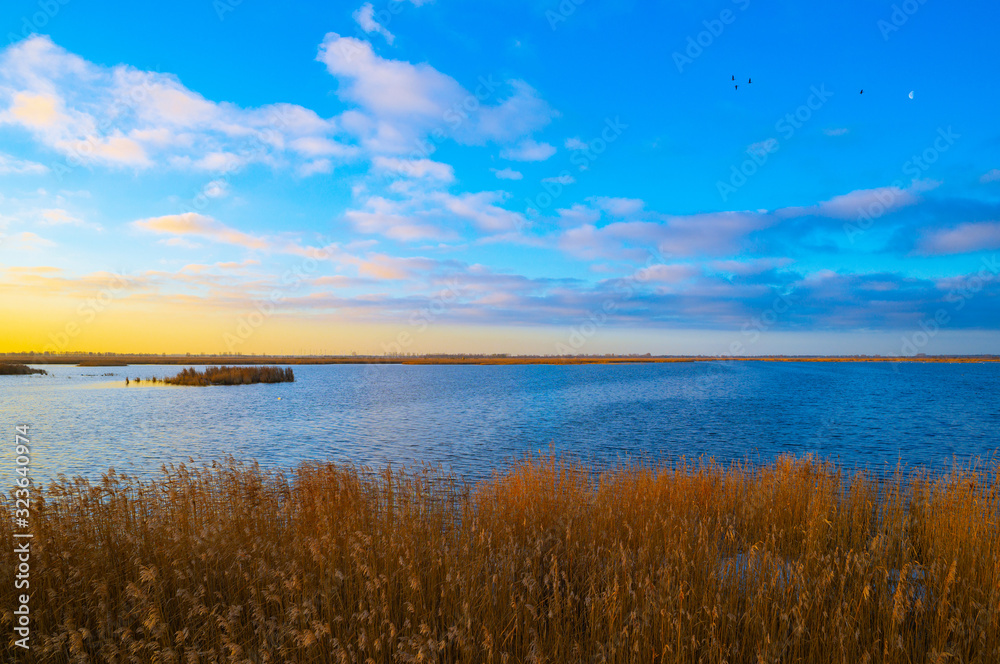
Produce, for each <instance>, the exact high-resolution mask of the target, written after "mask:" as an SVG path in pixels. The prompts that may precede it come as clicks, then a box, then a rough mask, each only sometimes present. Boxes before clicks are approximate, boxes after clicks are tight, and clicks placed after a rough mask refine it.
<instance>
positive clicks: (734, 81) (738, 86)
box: [732, 74, 913, 99]
mask: <svg viewBox="0 0 1000 664" xmlns="http://www.w3.org/2000/svg"><path fill="white" fill-rule="evenodd" d="M732 80H733V89H734V90H739V89H740V84H739V83H736V74H733V78H732ZM751 83H753V78H752V77H750V78H747V85H750V84H751ZM864 93H865V91H864V89H862V90H861V92H859V93H858V94H862V95H863V94H864ZM910 99H913V93H912V92H911V93H910Z"/></svg>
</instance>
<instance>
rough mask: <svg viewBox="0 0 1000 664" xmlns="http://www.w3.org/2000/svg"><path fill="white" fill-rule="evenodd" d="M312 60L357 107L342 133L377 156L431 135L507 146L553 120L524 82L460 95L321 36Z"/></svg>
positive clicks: (361, 48) (419, 72)
mask: <svg viewBox="0 0 1000 664" xmlns="http://www.w3.org/2000/svg"><path fill="white" fill-rule="evenodd" d="M317 59H318V60H319V61H320V62H322V63H324V64H325V65H326V67H327V70H328V71H329V72H330V73H331V74H332V75H333V76H335V77H337V79H338V80H339V82H340V86H339V87H338V89H337V94H338V96H339V97H340V98H341V99H342V100H344V101H346V102H350V103H353V104H356V105H357V106H358V109H352V110H351V111H347V112H345V113H344V114H343V115H342V116H341V118H340V120H341V123H340V124H341V126H342V127H343V128H344V129H345V130H347V131H350V132H351V133H353V134H355V135H357V136H358V137H359V138H360V139H361V140H362V142H363V143H364V144H365V145H366V146H367V147H368V148H369V149H371V150H374V151H376V152H380V153H396V154H399V153H404V152H413V151H414V150H416V149H417V147H418V145H420V139H421V138H422V137H424V136H427V135H431V134H433V135H434V137H435V140H440V139H443V138H446V137H448V138H452V139H454V140H456V141H458V142H459V143H462V144H469V145H472V144H475V145H478V144H483V143H485V142H488V141H496V142H509V141H512V140H516V139H518V138H520V137H522V136H525V135H527V134H529V133H531V132H532V131H535V130H537V129H539V128H541V127H543V126H545V125H546V124H548V123H549V122H550V121H551V119H552V118H553V117H554V116H555V111H554V110H552V108H551V107H550V106H549V105H548V104H547V103H546V102H545V101H544V100H542V99H541V98H540V97H539V96H538V93H537V92H536V91H535V90H534V89H533V88H532V87H531V86H529V85H528V84H527V83H525V82H523V81H518V80H510V81H506V82H500V81H496V80H494V79H492V78H491V77H481V78H480V79H479V80H477V81H475V84H474V85H473V87H472V88H471V89H466V88H465V87H463V86H462V85H461V84H460V83H459V82H458V81H456V80H455V79H453V78H452V77H450V76H448V75H446V74H443V73H441V72H440V71H438V70H437V69H435V68H434V67H432V66H431V65H429V64H427V63H419V64H412V63H409V62H406V61H403V60H390V59H387V58H382V57H380V56H378V55H377V54H376V53H375V52H374V50H373V49H372V45H371V44H370V43H368V42H367V41H364V40H361V39H355V38H354V37H341V36H340V35H338V34H336V33H333V32H331V33H329V34H327V35H326V37H325V38H324V40H323V43H322V44H321V45H320V49H319V54H318V56H317ZM425 156H426V155H425Z"/></svg>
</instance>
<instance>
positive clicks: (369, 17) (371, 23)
mask: <svg viewBox="0 0 1000 664" xmlns="http://www.w3.org/2000/svg"><path fill="white" fill-rule="evenodd" d="M353 16H354V20H355V21H357V23H358V25H360V26H361V29H362V30H364V31H365V32H367V33H368V34H371V33H373V32H377V33H379V34H380V35H382V36H383V37H385V40H386V41H387V42H389V43H390V44H392V42H394V41H395V40H396V36H395V35H393V34H392V33H391V32H389V31H388V30H387V29H386V27H385V26H384V25H382V24H381V23H379V22H378V21H376V20H375V8H374V7H373V6H372V3H370V2H366V3H365V4H363V5H361V7H360V8H359V9H358V10H357V11H356V12H354V14H353Z"/></svg>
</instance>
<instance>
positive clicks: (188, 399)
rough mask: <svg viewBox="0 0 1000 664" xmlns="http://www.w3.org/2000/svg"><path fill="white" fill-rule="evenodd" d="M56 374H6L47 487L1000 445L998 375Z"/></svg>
mask: <svg viewBox="0 0 1000 664" xmlns="http://www.w3.org/2000/svg"><path fill="white" fill-rule="evenodd" d="M45 368H46V369H47V370H48V371H49V372H50V374H51V375H50V376H0V431H2V432H3V434H2V435H3V438H4V439H5V440H7V441H8V442H7V444H4V445H3V447H2V449H0V460H2V463H3V465H2V467H0V475H12V474H13V468H14V462H13V451H14V450H13V447H14V445H13V438H14V426H15V425H16V424H20V423H24V422H27V423H29V424H30V425H31V434H32V435H31V440H32V446H31V447H32V472H33V474H34V476H35V478H36V479H40V480H42V481H45V480H46V479H51V478H53V477H55V476H56V475H57V474H59V473H64V474H66V475H71V476H72V475H83V476H85V477H89V478H92V479H93V478H99V477H100V475H101V474H102V473H103V472H106V471H107V469H108V468H109V467H114V468H115V469H116V470H118V471H119V472H129V473H136V474H140V475H154V474H156V473H157V472H158V469H159V467H160V465H161V464H163V463H172V462H173V463H177V462H181V461H187V460H188V459H189V458H193V459H194V460H195V461H211V460H215V459H222V458H224V457H226V456H227V455H233V456H234V457H236V458H238V459H244V460H257V461H259V462H260V463H261V464H262V465H265V466H281V467H286V468H287V467H294V466H295V465H297V464H298V463H299V462H301V461H304V460H336V461H350V462H354V463H357V464H366V465H373V466H383V465H384V464H386V463H388V462H391V463H393V464H404V463H413V462H415V461H418V462H430V463H432V464H441V465H442V466H444V467H445V468H446V469H449V470H453V471H455V472H457V473H459V474H462V475H464V476H466V477H468V478H472V479H476V478H481V477H486V476H489V475H490V474H491V473H492V471H493V470H494V469H496V468H500V467H503V466H504V465H505V464H506V462H508V461H510V460H511V459H512V458H517V457H520V456H522V455H523V454H525V453H526V452H528V451H537V450H539V449H541V450H543V451H546V452H547V451H548V450H549V448H550V445H551V446H552V447H553V448H554V449H555V450H556V452H568V453H571V454H573V455H575V456H577V457H579V458H582V459H584V460H588V461H592V462H594V463H595V464H598V465H600V464H612V463H615V462H618V461H622V460H625V459H629V458H631V459H637V458H642V459H651V460H672V459H676V458H678V457H680V456H684V457H688V458H694V457H698V456H702V455H705V456H710V457H714V458H715V459H717V460H720V461H728V460H732V459H743V458H749V459H751V460H754V461H767V460H769V459H773V458H774V457H775V456H777V455H779V454H781V453H786V452H790V453H794V454H797V455H804V454H807V453H813V454H816V455H819V456H821V457H824V458H829V459H834V460H838V461H840V462H841V463H843V464H844V465H846V466H849V467H867V468H869V469H871V470H874V471H879V472H881V471H884V470H886V469H891V468H894V467H895V466H896V464H897V462H902V463H903V464H904V465H906V466H925V467H930V468H932V469H941V470H943V469H947V468H949V467H950V466H951V464H952V461H953V460H958V461H959V462H963V463H966V462H968V461H970V460H972V459H974V458H976V457H979V458H983V459H987V458H990V457H991V456H992V455H993V454H994V453H995V452H996V450H997V448H998V447H1000V443H998V440H997V431H998V424H1000V389H998V388H1000V364H987V363H976V364H911V363H900V364H892V363H808V362H788V363H785V362H706V363H700V362H699V363H676V364H646V365H625V366H620V365H619V366H616V365H590V366H587V365H580V366H545V365H525V366H399V365H378V366H371V365H369V366H366V365H299V366H295V367H294V371H295V377H296V382H295V383H285V384H277V385H248V386H239V387H204V388H194V387H172V386H165V385H155V386H154V385H140V386H136V385H135V384H133V385H132V386H130V387H127V388H126V387H125V385H124V379H125V376H126V375H128V376H129V377H135V376H140V377H153V376H157V377H164V376H169V375H173V374H176V373H177V372H178V371H179V370H180V369H181V367H176V366H130V367H98V368H93V367H86V368H85V367H71V366H47V367H45ZM109 372H110V373H112V374H114V375H113V376H102V375H101V374H103V373H109ZM279 397H280V399H279Z"/></svg>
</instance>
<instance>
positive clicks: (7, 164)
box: [0, 152, 49, 175]
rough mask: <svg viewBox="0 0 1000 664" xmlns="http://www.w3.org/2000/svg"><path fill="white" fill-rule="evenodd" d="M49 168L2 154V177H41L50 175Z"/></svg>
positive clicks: (0, 156) (0, 167) (0, 157)
mask: <svg viewBox="0 0 1000 664" xmlns="http://www.w3.org/2000/svg"><path fill="white" fill-rule="evenodd" d="M48 172H49V169H48V167H47V166H44V165H42V164H39V163H36V162H33V161H25V160H23V159H16V158H15V157H12V156H10V155H8V154H4V153H2V152H0V175H41V174H43V173H48Z"/></svg>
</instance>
